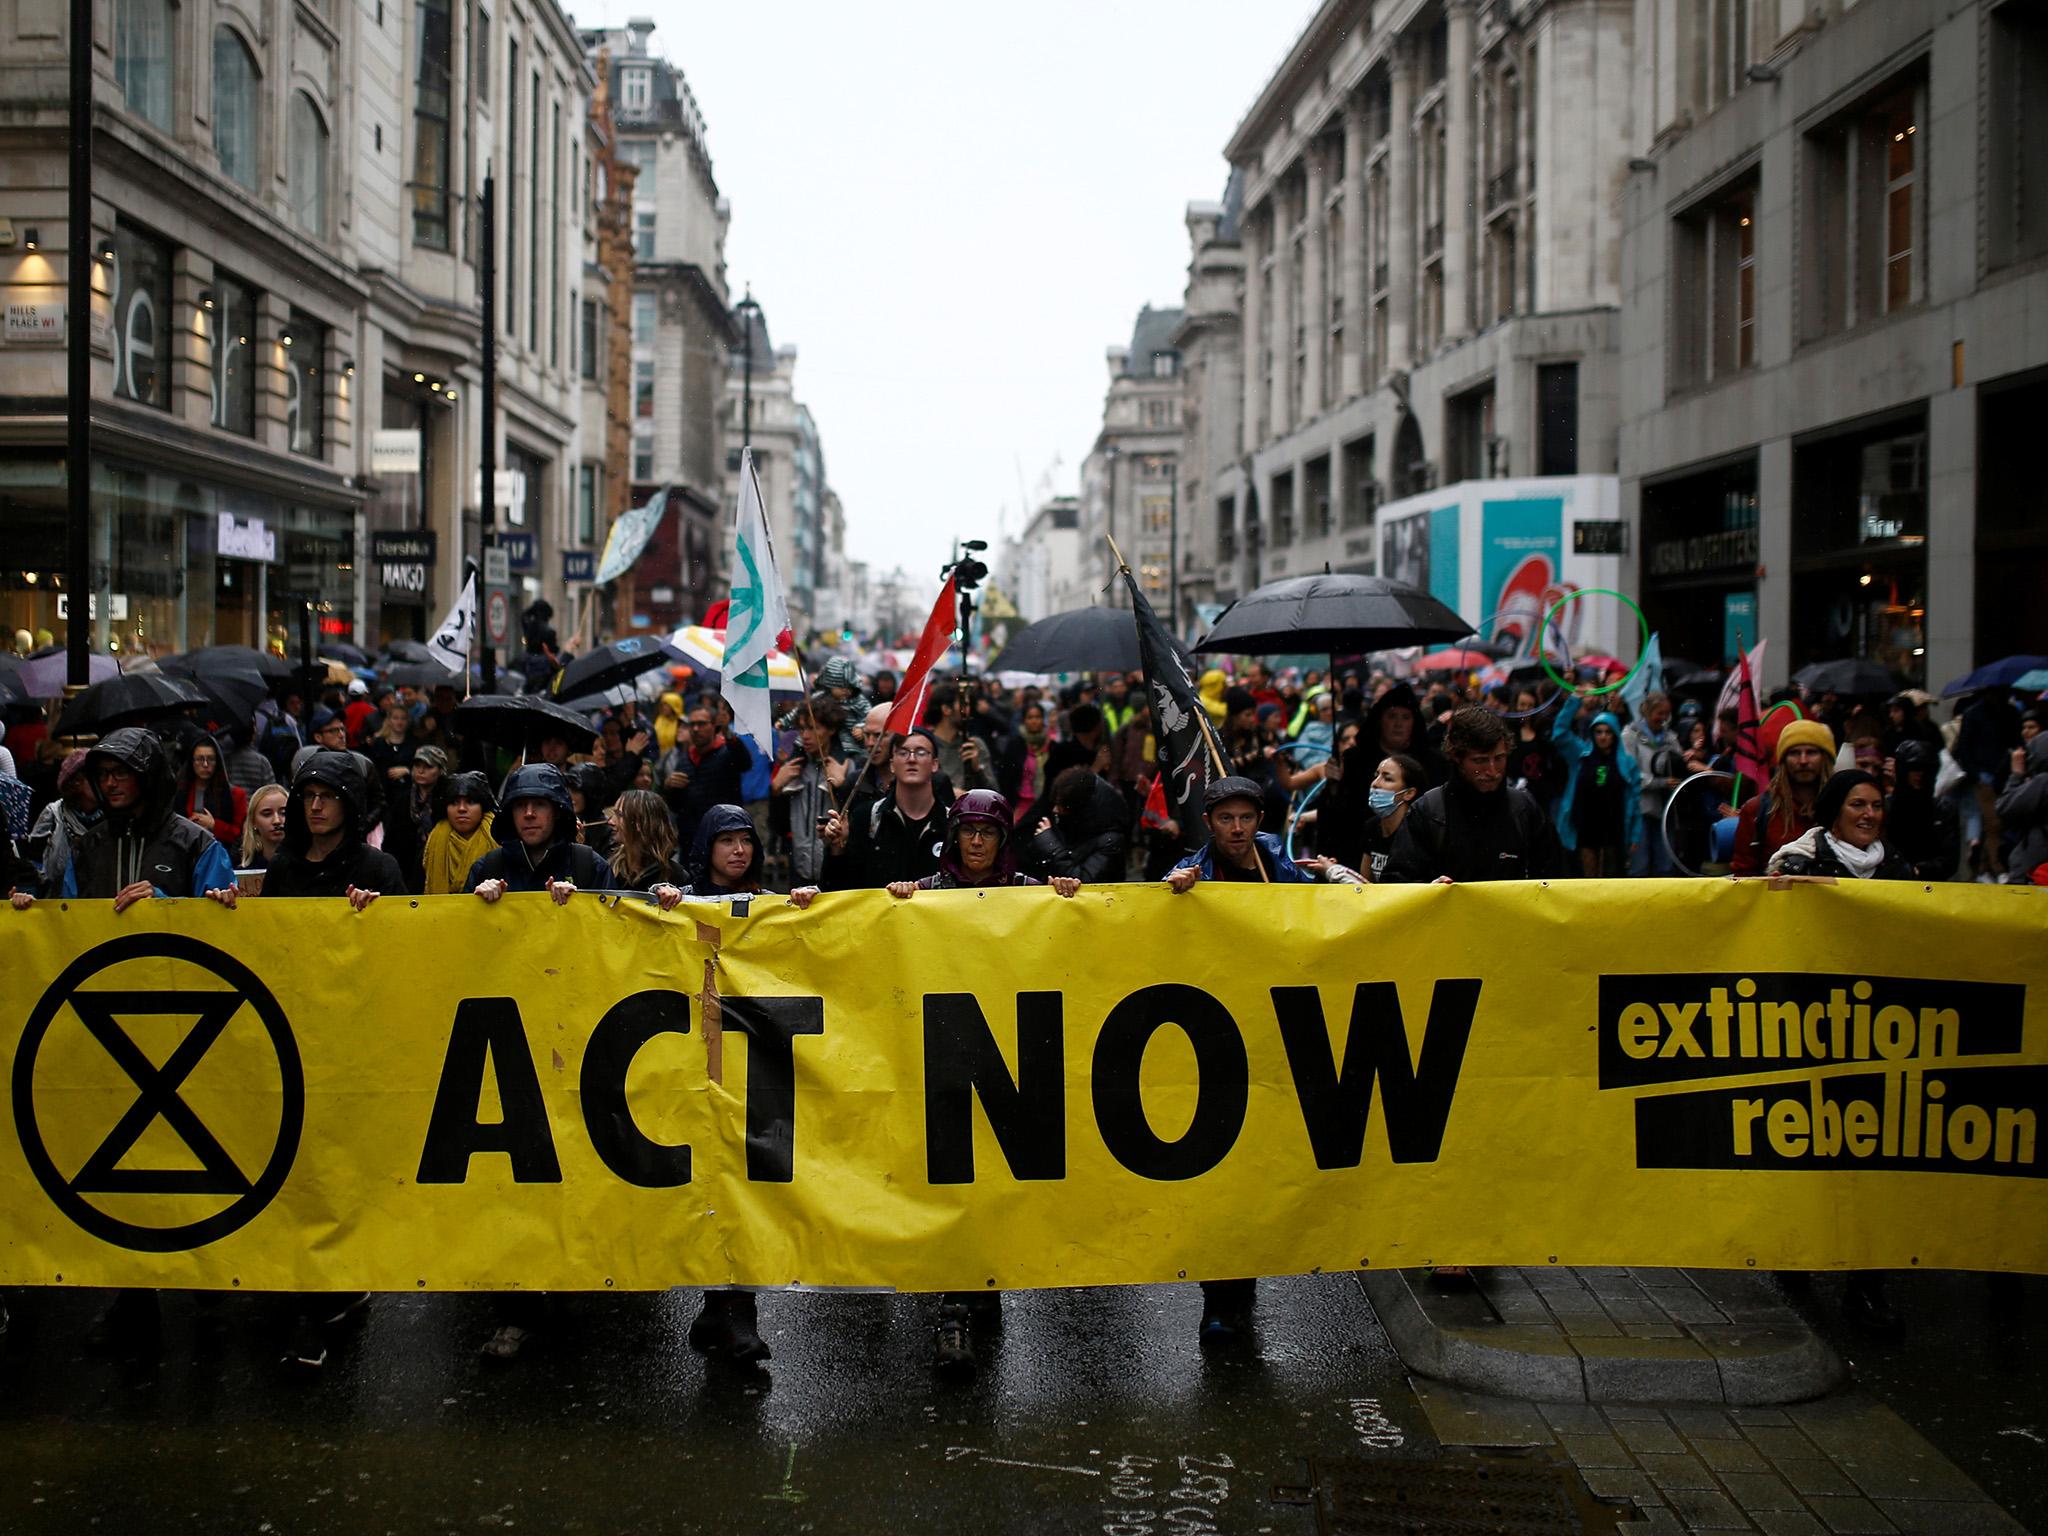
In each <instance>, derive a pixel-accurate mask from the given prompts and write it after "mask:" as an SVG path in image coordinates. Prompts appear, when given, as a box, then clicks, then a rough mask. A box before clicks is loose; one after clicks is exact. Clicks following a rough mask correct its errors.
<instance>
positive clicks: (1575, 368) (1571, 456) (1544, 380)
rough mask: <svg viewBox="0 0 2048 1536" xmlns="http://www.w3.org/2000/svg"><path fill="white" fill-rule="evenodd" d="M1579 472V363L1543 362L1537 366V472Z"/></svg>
mask: <svg viewBox="0 0 2048 1536" xmlns="http://www.w3.org/2000/svg"><path fill="white" fill-rule="evenodd" d="M1578 472H1579V365H1578V364H1577V363H1542V364H1539V365H1538V366H1537V369H1536V473H1537V474H1539V475H1576V474H1577V473H1578Z"/></svg>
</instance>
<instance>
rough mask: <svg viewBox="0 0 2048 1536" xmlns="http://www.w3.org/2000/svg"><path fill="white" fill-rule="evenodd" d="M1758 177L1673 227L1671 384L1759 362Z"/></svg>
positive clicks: (1719, 374)
mask: <svg viewBox="0 0 2048 1536" xmlns="http://www.w3.org/2000/svg"><path fill="white" fill-rule="evenodd" d="M1756 192H1757V182H1756V176H1755V173H1754V172H1752V173H1751V174H1749V175H1748V176H1746V177H1744V178H1743V179H1742V180H1741V181H1740V182H1738V183H1737V184H1736V185H1734V186H1732V187H1729V188H1727V189H1726V190H1724V191H1722V192H1719V193H1716V194H1715V195H1714V196H1712V197H1710V198H1708V199H1706V200H1705V201H1703V202H1701V203H1697V204H1695V205H1694V206H1693V207H1691V208H1688V209H1686V210H1685V211H1684V212H1683V213H1681V214H1680V215H1679V216H1678V217H1677V218H1676V219H1675V220H1673V221H1672V227H1671V360H1670V370H1671V384H1672V387H1673V388H1677V389H1685V388H1690V387H1693V386H1695V385H1699V384H1705V383H1709V382H1711V381H1712V380H1715V379H1722V378H1726V377H1728V376H1729V375H1730V374H1732V373H1735V372H1737V371H1739V370H1741V369H1744V368H1754V367H1755V366H1756V360H1757V336H1756Z"/></svg>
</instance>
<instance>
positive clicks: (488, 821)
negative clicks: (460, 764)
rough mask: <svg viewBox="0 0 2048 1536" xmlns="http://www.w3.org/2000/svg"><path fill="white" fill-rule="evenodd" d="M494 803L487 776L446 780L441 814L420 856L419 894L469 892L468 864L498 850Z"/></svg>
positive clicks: (458, 893) (462, 776) (473, 775)
mask: <svg viewBox="0 0 2048 1536" xmlns="http://www.w3.org/2000/svg"><path fill="white" fill-rule="evenodd" d="M497 804H498V802H497V800H496V798H495V797H494V796H493V795H492V794H491V781H490V778H489V776H488V775H485V774H481V773H458V774H456V775H455V776H454V777H453V778H451V779H449V780H448V781H447V797H446V800H445V803H444V805H443V815H442V817H441V819H440V820H439V821H437V822H435V823H434V827H433V830H432V831H430V832H429V833H428V834H427V846H426V850H425V852H424V853H423V854H422V856H421V865H422V869H421V873H422V875H423V877H424V878H423V879H422V881H421V892H422V894H424V895H428V896H459V895H461V894H462V893H463V892H464V891H466V890H468V889H469V867H470V865H472V864H474V863H475V862H476V861H477V860H478V859H480V858H482V857H483V856H484V855H485V854H487V853H489V852H490V851H491V850H492V849H493V848H495V847H497V834H496V831H495V829H494V827H493V825H492V823H493V820H494V818H495V815H496V811H497Z"/></svg>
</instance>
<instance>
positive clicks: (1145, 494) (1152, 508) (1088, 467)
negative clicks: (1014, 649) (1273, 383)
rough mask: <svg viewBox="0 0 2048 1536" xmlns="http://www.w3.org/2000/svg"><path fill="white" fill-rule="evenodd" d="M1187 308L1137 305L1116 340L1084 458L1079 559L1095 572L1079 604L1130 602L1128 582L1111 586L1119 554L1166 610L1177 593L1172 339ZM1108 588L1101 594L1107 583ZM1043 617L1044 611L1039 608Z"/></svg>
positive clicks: (1176, 399)
mask: <svg viewBox="0 0 2048 1536" xmlns="http://www.w3.org/2000/svg"><path fill="white" fill-rule="evenodd" d="M1180 324H1181V312H1180V311H1179V310H1177V309H1154V308H1153V307H1152V306H1151V305H1149V304H1148V305H1146V306H1145V307H1144V308H1143V309H1141V310H1139V311H1138V318H1137V320H1136V321H1135V322H1134V323H1133V325H1132V327H1131V339H1130V342H1129V344H1128V345H1125V346H1115V347H1111V348H1110V349H1109V351H1108V353H1107V354H1106V357H1107V361H1108V364H1109V388H1108V391H1107V393H1106V394H1105V395H1104V397H1103V402H1102V430H1101V431H1100V432H1099V433H1097V434H1096V438H1095V445H1094V447H1092V448H1091V449H1090V450H1089V452H1088V456H1087V458H1086V459H1084V460H1082V463H1081V498H1080V527H1079V532H1080V535H1081V538H1080V562H1081V569H1082V570H1083V571H1084V572H1091V573H1092V572H1099V573H1100V574H1099V575H1091V576H1090V577H1088V578H1087V579H1086V580H1085V582H1084V586H1085V588H1086V595H1085V596H1084V597H1083V599H1082V601H1081V602H1079V603H1077V604H1075V605H1074V606H1076V607H1085V606H1086V605H1087V604H1089V603H1096V602H1099V603H1106V604H1109V605H1111V606H1114V607H1129V606H1130V594H1129V593H1128V592H1126V591H1125V590H1124V589H1123V584H1122V583H1121V582H1117V583H1115V584H1114V585H1112V584H1111V580H1112V578H1113V577H1114V576H1115V574H1116V559H1115V557H1114V556H1113V555H1111V553H1110V548H1109V541H1110V540H1111V539H1114V540H1115V541H1116V546H1117V548H1118V549H1120V550H1122V551H1123V556H1124V559H1125V560H1126V561H1128V562H1129V563H1130V567H1131V572H1132V574H1133V575H1134V576H1135V577H1136V578H1137V581H1138V585H1139V586H1140V587H1142V588H1143V589H1144V592H1145V597H1146V600H1147V601H1148V602H1150V603H1151V604H1152V606H1153V607H1154V608H1155V609H1156V610H1157V611H1158V612H1159V613H1161V614H1162V615H1163V614H1165V613H1167V612H1168V610H1169V608H1170V605H1171V603H1172V599H1173V581H1172V575H1171V572H1172V561H1173V553H1174V546H1175V543H1176V540H1177V538H1178V532H1179V530H1178V519H1179V514H1180V507H1179V477H1180V454H1181V412H1182V408H1183V405H1184V400H1183V391H1182V383H1181V367H1180V352H1179V351H1178V350H1177V349H1176V347H1175V346H1174V336H1175V334H1176V333H1177V332H1178V331H1179V329H1180ZM1105 587H1106V588H1108V590H1107V591H1104V590H1103V589H1104V588H1105ZM1041 617H1042V615H1041Z"/></svg>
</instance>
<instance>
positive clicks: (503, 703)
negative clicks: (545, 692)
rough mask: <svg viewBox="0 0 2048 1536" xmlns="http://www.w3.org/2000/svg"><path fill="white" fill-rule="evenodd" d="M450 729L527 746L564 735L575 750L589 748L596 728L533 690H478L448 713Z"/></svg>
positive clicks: (465, 735)
mask: <svg viewBox="0 0 2048 1536" xmlns="http://www.w3.org/2000/svg"><path fill="white" fill-rule="evenodd" d="M448 725H449V729H450V730H452V731H454V732H455V734H456V735H458V736H460V737H462V738H463V739H464V740H466V741H467V740H477V741H492V742H500V743H503V744H505V745H507V746H512V747H520V748H523V747H525V746H526V745H527V744H528V743H529V742H532V741H536V740H538V739H539V738H540V737H542V736H562V737H566V738H567V740H568V742H569V750H570V751H572V752H582V751H587V750H588V749H589V748H590V747H591V745H592V744H594V743H595V742H596V740H597V730H596V728H595V727H594V726H592V725H591V723H590V722H589V721H588V720H586V719H584V718H583V717H582V716H581V715H579V714H577V713H576V712H575V711H574V710H571V709H564V708H563V707H562V706H561V705H559V704H557V703H555V702H554V700H552V699H544V698H542V697H541V696H540V695H539V694H534V693H513V694H503V693H479V694H474V695H472V696H471V697H469V698H467V699H464V700H463V701H462V702H461V703H460V704H458V705H456V706H455V713H454V714H452V715H451V716H449V720H448Z"/></svg>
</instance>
